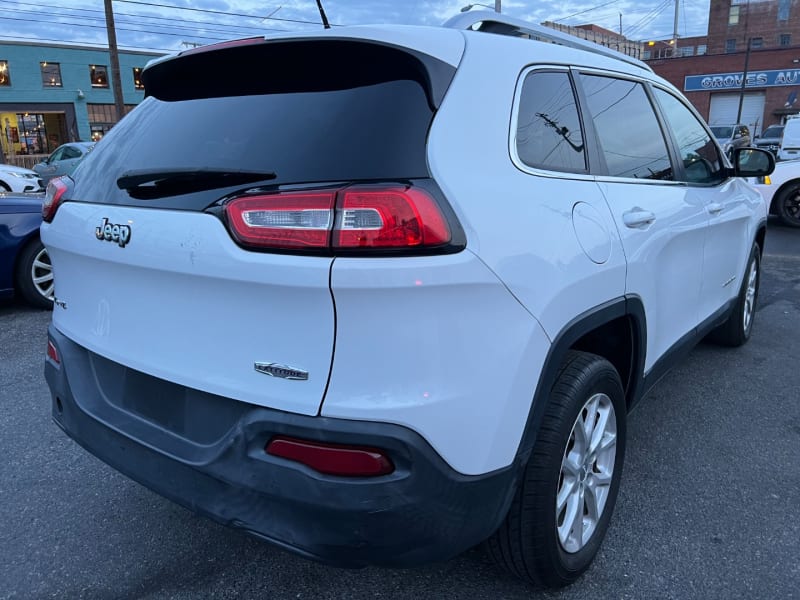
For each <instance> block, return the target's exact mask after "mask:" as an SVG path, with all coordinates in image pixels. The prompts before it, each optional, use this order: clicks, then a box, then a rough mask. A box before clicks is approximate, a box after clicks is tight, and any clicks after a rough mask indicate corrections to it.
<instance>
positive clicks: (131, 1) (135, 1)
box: [114, 0, 340, 27]
mask: <svg viewBox="0 0 800 600" xmlns="http://www.w3.org/2000/svg"><path fill="white" fill-rule="evenodd" d="M114 1H115V2H124V3H126V4H141V5H143V6H157V7H159V8H172V9H174V10H190V11H194V12H201V13H209V14H212V15H228V16H231V17H247V18H250V19H261V20H264V19H271V20H273V21H284V22H287V23H303V24H304V25H322V23H320V22H319V21H306V20H303V19H285V18H283V17H269V16H268V17H262V16H260V15H248V14H244V13H234V12H225V11H222V10H211V9H208V8H191V7H188V6H175V5H174V4H157V3H155V2H142V1H141V0H114ZM331 25H334V26H337V27H339V26H340V25H338V24H336V23H331Z"/></svg>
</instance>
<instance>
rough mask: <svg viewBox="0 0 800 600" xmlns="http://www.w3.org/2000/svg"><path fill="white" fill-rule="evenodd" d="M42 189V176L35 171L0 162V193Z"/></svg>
mask: <svg viewBox="0 0 800 600" xmlns="http://www.w3.org/2000/svg"><path fill="white" fill-rule="evenodd" d="M43 191H44V187H43V186H42V178H41V177H39V175H38V174H37V173H36V172H35V171H31V170H30V169H23V168H22V167H15V166H13V165H6V164H0V193H2V192H43Z"/></svg>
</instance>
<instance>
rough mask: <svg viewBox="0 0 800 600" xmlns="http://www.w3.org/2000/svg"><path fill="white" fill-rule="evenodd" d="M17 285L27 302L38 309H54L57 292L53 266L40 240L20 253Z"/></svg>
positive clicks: (36, 240)
mask: <svg viewBox="0 0 800 600" xmlns="http://www.w3.org/2000/svg"><path fill="white" fill-rule="evenodd" d="M16 283H17V291H18V292H19V293H20V295H21V296H22V298H23V299H24V300H25V302H27V303H28V304H30V305H31V306H35V307H37V308H52V306H53V294H54V290H55V286H54V281H53V265H52V264H50V256H49V255H48V254H47V250H46V249H45V247H44V245H43V244H42V242H41V240H39V239H38V238H36V239H35V240H33V241H31V242H29V243H28V245H27V246H25V247H24V248H23V249H22V252H20V257H19V262H17V270H16Z"/></svg>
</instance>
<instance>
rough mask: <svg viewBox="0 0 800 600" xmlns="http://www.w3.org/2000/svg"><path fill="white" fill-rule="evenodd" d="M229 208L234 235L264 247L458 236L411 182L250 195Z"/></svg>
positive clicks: (427, 242) (382, 243)
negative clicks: (407, 184)
mask: <svg viewBox="0 0 800 600" xmlns="http://www.w3.org/2000/svg"><path fill="white" fill-rule="evenodd" d="M225 211H226V214H227V216H228V223H229V224H230V227H231V230H232V233H233V236H234V237H235V238H236V239H237V240H238V241H239V242H240V243H242V244H244V245H247V246H255V247H260V248H275V249H307V250H314V249H325V250H336V249H342V250H351V249H376V250H381V249H390V250H391V249H403V248H408V249H415V248H427V247H435V246H443V245H446V244H448V243H449V242H450V241H451V239H452V235H451V231H450V226H449V225H448V222H447V219H446V218H445V216H444V214H443V213H442V211H441V209H440V208H439V206H438V204H437V203H436V201H435V200H434V199H433V198H432V197H431V196H430V195H429V194H428V192H426V191H424V190H422V189H419V188H413V187H407V186H370V187H348V188H343V189H340V190H317V191H313V192H288V193H278V194H271V195H259V196H245V197H242V198H236V199H234V200H232V201H230V202H229V203H228V204H227V205H226V207H225Z"/></svg>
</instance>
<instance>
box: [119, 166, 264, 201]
mask: <svg viewBox="0 0 800 600" xmlns="http://www.w3.org/2000/svg"><path fill="white" fill-rule="evenodd" d="M275 177H277V175H276V174H275V173H274V172H271V171H233V170H223V169H208V168H201V169H194V168H187V169H141V170H135V171H126V172H125V173H123V174H122V175H121V176H120V177H119V179H117V187H119V189H121V190H127V191H128V192H129V193H130V195H131V196H133V197H134V198H160V197H163V196H172V195H177V194H188V193H191V192H199V191H202V190H212V189H215V188H221V187H227V186H231V185H241V184H244V183H253V182H256V181H268V180H271V179H275Z"/></svg>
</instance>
